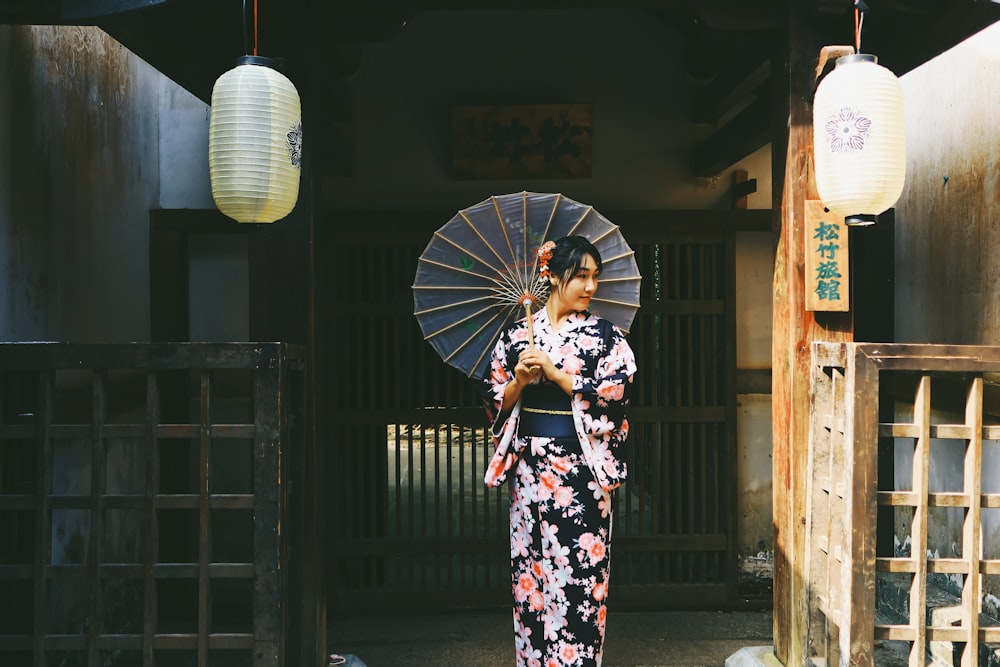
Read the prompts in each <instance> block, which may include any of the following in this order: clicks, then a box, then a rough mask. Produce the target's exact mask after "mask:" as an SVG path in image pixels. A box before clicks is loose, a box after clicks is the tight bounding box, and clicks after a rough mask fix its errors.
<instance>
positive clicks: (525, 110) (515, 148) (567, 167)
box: [451, 104, 594, 179]
mask: <svg viewBox="0 0 1000 667" xmlns="http://www.w3.org/2000/svg"><path fill="white" fill-rule="evenodd" d="M593 127H594V123H593V109H592V107H591V105H590V104H537V105H508V106H463V107H454V108H453V109H452V111H451V130H452V154H451V168H452V175H453V176H454V177H455V178H462V179H469V178H487V179H508V178H590V165H591V138H592V133H593Z"/></svg>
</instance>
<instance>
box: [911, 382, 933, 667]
mask: <svg viewBox="0 0 1000 667" xmlns="http://www.w3.org/2000/svg"><path fill="white" fill-rule="evenodd" d="M913 423H914V424H915V425H916V426H917V427H918V428H919V429H920V435H919V436H918V437H917V441H916V443H915V447H914V452H913V493H914V495H915V496H916V498H917V506H916V507H915V508H913V523H912V525H911V527H910V530H911V534H910V539H911V541H910V559H911V560H912V561H913V581H912V583H911V584H910V623H909V625H910V628H911V629H912V630H913V633H914V639H913V643H912V644H911V645H910V658H909V664H910V667H923V665H924V664H926V652H927V620H926V608H927V528H928V494H929V489H928V487H929V481H930V464H931V377H930V376H929V375H922V376H921V377H920V382H919V384H918V385H917V392H916V397H915V398H914V402H913Z"/></svg>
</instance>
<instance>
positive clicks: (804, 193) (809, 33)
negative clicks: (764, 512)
mask: <svg viewBox="0 0 1000 667" xmlns="http://www.w3.org/2000/svg"><path fill="white" fill-rule="evenodd" d="M788 8H789V9H788V11H789V14H788V35H787V51H786V52H785V53H783V54H778V56H777V57H776V58H775V59H774V60H773V61H772V62H773V63H774V76H773V80H774V81H775V104H774V109H775V117H774V121H773V122H774V127H775V128H776V133H775V135H776V136H775V138H774V142H773V144H772V157H771V160H772V172H773V175H772V179H773V180H772V182H773V184H774V186H773V191H774V199H775V201H774V211H775V218H776V219H775V223H776V225H777V229H776V236H777V250H776V253H775V263H774V280H773V295H774V319H773V329H774V331H773V342H772V364H773V370H772V380H771V382H772V421H773V444H772V454H773V484H774V630H773V632H774V649H775V655H776V656H777V658H778V659H779V660H780V661H781V662H782V663H783V664H785V665H796V666H797V665H803V664H805V662H806V660H807V659H808V657H809V656H808V617H809V609H808V589H807V582H806V580H805V573H804V572H803V563H804V560H805V538H806V534H805V510H806V490H807V484H806V481H807V480H806V479H805V475H806V474H807V473H806V471H807V469H808V468H807V464H808V460H807V458H808V454H807V452H808V438H809V410H808V409H809V359H810V344H811V343H812V342H813V341H829V342H849V341H851V339H852V338H853V336H852V327H853V322H852V312H851V311H848V312H843V313H820V312H816V313H814V312H809V311H807V310H806V307H805V266H804V264H805V250H804V243H805V202H806V200H807V199H818V194H817V192H816V183H815V177H814V173H813V146H812V99H813V92H814V90H815V76H816V74H815V68H816V63H817V62H818V60H819V54H820V50H821V48H822V47H823V46H824V41H823V40H822V38H821V37H820V36H819V35H818V34H816V32H815V28H814V27H813V24H812V22H811V21H810V20H809V17H808V16H807V12H808V8H807V6H806V5H804V4H803V3H795V2H792V3H788ZM782 65H784V67H785V69H784V75H783V74H782V71H783V70H782ZM783 83H784V85H782V84H783ZM786 124H787V128H788V129H787V136H781V135H782V130H781V128H784V127H786Z"/></svg>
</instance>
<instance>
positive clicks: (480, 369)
mask: <svg viewBox="0 0 1000 667" xmlns="http://www.w3.org/2000/svg"><path fill="white" fill-rule="evenodd" d="M576 235H579V236H583V237H585V238H586V239H587V240H589V241H590V242H591V243H592V244H593V245H594V247H596V248H597V250H598V251H599V252H600V253H601V259H602V262H603V267H602V270H601V275H600V281H599V283H598V289H597V292H596V294H595V295H594V298H593V299H591V302H590V310H591V312H592V313H594V314H595V315H598V316H599V317H604V318H606V319H608V320H611V321H612V322H613V323H615V324H616V325H618V326H619V327H620V328H621V329H623V330H624V331H626V332H627V331H628V330H629V327H630V326H631V325H632V319H633V318H634V317H635V313H636V311H637V310H638V309H639V283H640V280H641V278H640V276H639V267H638V265H637V264H636V262H635V253H634V252H633V251H632V248H630V247H629V245H628V243H626V241H625V238H624V237H623V236H622V234H621V231H620V230H619V229H618V226H617V225H615V224H613V223H611V221H609V220H608V219H607V218H605V217H604V216H603V215H601V214H600V213H598V212H597V211H595V210H594V208H593V207H592V206H585V205H583V204H581V203H579V202H576V201H573V200H572V199H569V198H568V197H564V196H563V195H560V194H550V193H535V192H518V193H513V194H508V195H499V196H493V197H490V198H489V199H486V200H484V201H482V202H480V203H478V204H476V205H475V206H471V207H469V208H467V209H463V210H461V211H459V212H458V213H457V214H456V215H455V217H453V218H452V219H451V220H449V221H448V222H447V223H446V224H445V225H444V226H442V227H441V228H440V229H438V230H437V231H436V232H434V235H433V236H432V237H431V240H430V242H428V244H427V247H426V248H425V249H424V252H423V254H421V255H420V259H419V261H418V263H417V273H416V276H415V278H414V281H413V305H414V314H415V315H416V317H417V321H418V322H419V324H420V328H421V330H422V331H423V334H424V339H425V340H427V341H428V342H430V344H431V346H433V347H434V349H435V350H437V352H438V354H440V355H441V357H442V359H444V360H445V361H446V362H447V363H449V364H451V365H452V366H454V367H455V368H457V369H459V370H460V371H462V372H463V373H465V374H466V375H467V376H469V377H474V378H477V379H481V378H482V377H483V375H484V374H485V372H486V367H487V364H488V361H489V355H490V352H491V351H492V349H493V346H494V344H495V343H496V340H497V338H498V337H499V336H500V333H501V332H502V331H503V330H504V329H506V328H507V327H508V326H509V325H510V324H512V323H513V322H515V321H516V320H517V319H519V318H520V317H523V316H524V315H525V304H526V302H527V303H528V305H529V306H530V307H531V308H540V307H542V306H544V304H545V301H546V299H547V298H548V287H549V284H548V281H547V280H545V279H544V278H541V277H540V276H539V274H538V247H539V246H540V245H541V244H542V243H544V242H545V241H547V240H557V239H559V238H562V237H564V236H576Z"/></svg>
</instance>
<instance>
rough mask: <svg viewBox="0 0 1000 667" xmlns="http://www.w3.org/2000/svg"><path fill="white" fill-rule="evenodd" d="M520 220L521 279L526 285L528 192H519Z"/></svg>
mask: <svg viewBox="0 0 1000 667" xmlns="http://www.w3.org/2000/svg"><path fill="white" fill-rule="evenodd" d="M521 220H522V221H523V222H524V224H522V225H521V252H523V253H524V254H523V255H522V256H523V257H524V260H525V261H524V272H523V273H522V280H523V281H524V284H525V286H527V285H528V275H529V274H528V271H529V269H528V261H527V260H528V193H527V192H522V193H521Z"/></svg>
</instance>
